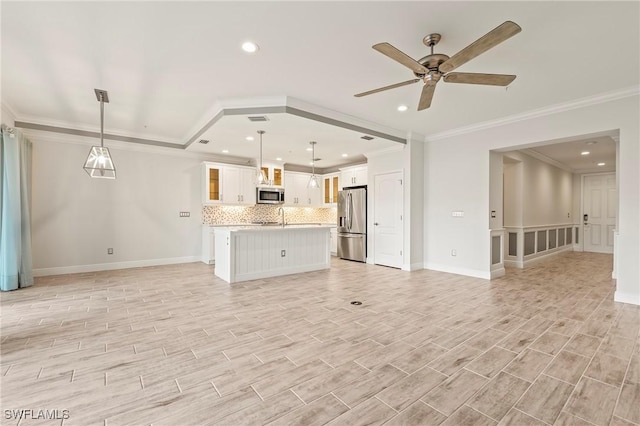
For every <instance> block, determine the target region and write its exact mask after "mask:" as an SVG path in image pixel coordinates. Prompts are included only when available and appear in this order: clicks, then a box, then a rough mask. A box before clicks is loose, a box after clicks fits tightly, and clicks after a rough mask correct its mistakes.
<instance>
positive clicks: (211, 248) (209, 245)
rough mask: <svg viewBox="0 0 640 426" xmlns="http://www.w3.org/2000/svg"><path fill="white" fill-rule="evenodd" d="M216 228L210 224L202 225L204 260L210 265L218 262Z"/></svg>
mask: <svg viewBox="0 0 640 426" xmlns="http://www.w3.org/2000/svg"><path fill="white" fill-rule="evenodd" d="M214 230H215V228H214V227H213V226H209V225H203V226H202V258H201V260H202V262H203V263H206V264H208V265H212V264H214V263H216V240H215V234H214Z"/></svg>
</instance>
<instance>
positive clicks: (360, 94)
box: [353, 78, 420, 98]
mask: <svg viewBox="0 0 640 426" xmlns="http://www.w3.org/2000/svg"><path fill="white" fill-rule="evenodd" d="M419 81H420V79H419V78H414V79H413V80H407V81H403V82H402V83H396V84H392V85H390V86H384V87H380V88H379V89H373V90H369V91H368V92H362V93H358V94H356V95H353V96H355V97H356V98H360V97H362V96H367V95H372V94H374V93H378V92H382V91H383V90H389V89H395V88H396V87H402V86H406V85H408V84H413V83H417V82H419Z"/></svg>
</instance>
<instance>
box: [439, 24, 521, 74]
mask: <svg viewBox="0 0 640 426" xmlns="http://www.w3.org/2000/svg"><path fill="white" fill-rule="evenodd" d="M520 31H522V28H520V26H519V25H518V24H516V23H515V22H511V21H506V22H504V23H502V24H501V25H499V26H498V27H496V28H494V29H493V30H491V31H489V32H488V33H487V34H485V35H483V36H482V37H480V38H479V39H478V40H476V41H474V42H473V43H471V44H470V45H469V46H467V47H465V48H464V49H462V50H461V51H459V52H458V53H456V54H455V55H453V56H452V57H451V58H450V59H448V60H447V61H446V62H444V63H443V64H442V65H440V68H439V69H440V72H442V73H448V72H450V71H453V70H454V69H456V68H458V67H459V66H460V65H462V64H465V63H467V62H469V61H470V60H472V59H473V58H475V57H476V56H478V55H480V54H481V53H484V52H486V51H487V50H489V49H491V48H492V47H494V46H496V45H498V44H500V43H502V42H503V41H505V40H507V39H508V38H510V37H513V36H514V35H516V34H518V33H519V32H520Z"/></svg>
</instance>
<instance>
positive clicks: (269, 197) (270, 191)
mask: <svg viewBox="0 0 640 426" xmlns="http://www.w3.org/2000/svg"><path fill="white" fill-rule="evenodd" d="M256 203H258V204H283V203H284V188H272V187H262V188H260V187H258V188H256Z"/></svg>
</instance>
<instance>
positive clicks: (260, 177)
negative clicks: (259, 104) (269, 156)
mask: <svg viewBox="0 0 640 426" xmlns="http://www.w3.org/2000/svg"><path fill="white" fill-rule="evenodd" d="M258 134H259V135H260V164H258V170H256V185H266V184H267V176H266V175H265V174H264V170H262V135H264V134H265V131H264V130H258Z"/></svg>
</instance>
